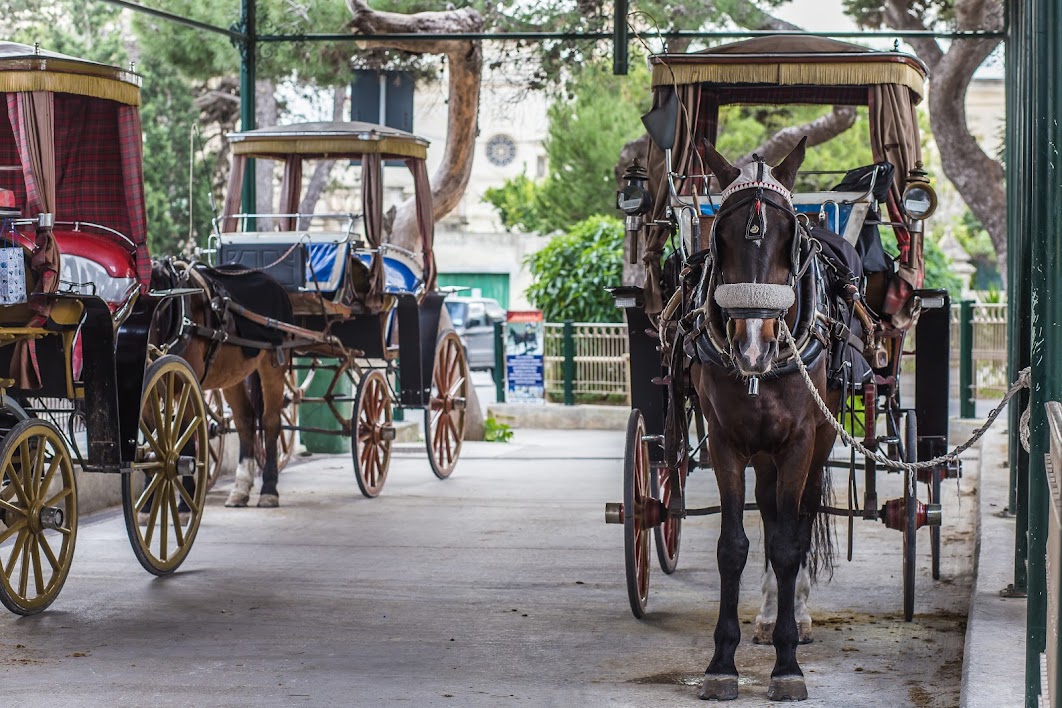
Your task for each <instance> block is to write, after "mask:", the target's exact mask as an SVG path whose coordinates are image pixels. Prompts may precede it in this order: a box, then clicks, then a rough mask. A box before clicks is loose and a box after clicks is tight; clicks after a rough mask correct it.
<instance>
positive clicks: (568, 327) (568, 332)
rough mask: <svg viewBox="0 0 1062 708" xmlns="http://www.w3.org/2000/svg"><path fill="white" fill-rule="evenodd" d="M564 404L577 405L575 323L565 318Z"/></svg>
mask: <svg viewBox="0 0 1062 708" xmlns="http://www.w3.org/2000/svg"><path fill="white" fill-rule="evenodd" d="M564 405H566V406H574V405H575V325H574V323H573V322H572V321H571V320H564Z"/></svg>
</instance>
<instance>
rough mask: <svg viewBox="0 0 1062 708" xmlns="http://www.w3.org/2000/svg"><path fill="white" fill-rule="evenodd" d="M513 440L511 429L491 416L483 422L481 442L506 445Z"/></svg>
mask: <svg viewBox="0 0 1062 708" xmlns="http://www.w3.org/2000/svg"><path fill="white" fill-rule="evenodd" d="M512 439H513V429H512V428H510V427H509V425H508V424H507V423H500V422H498V420H497V419H496V418H495V417H494V416H492V415H489V416H487V419H486V420H484V421H483V440H484V441H486V442H501V443H507V442H509V441H510V440H512Z"/></svg>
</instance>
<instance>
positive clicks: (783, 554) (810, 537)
mask: <svg viewBox="0 0 1062 708" xmlns="http://www.w3.org/2000/svg"><path fill="white" fill-rule="evenodd" d="M806 140H807V139H806V138H805V139H804V140H801V142H800V144H799V145H797V147H796V148H795V149H794V150H793V151H792V152H791V153H790V154H789V155H788V156H787V157H786V158H785V159H784V160H782V162H781V163H780V164H779V165H778V166H777V167H774V168H773V169H772V168H771V167H769V166H768V165H766V164H765V163H764V162H762V161H761V160H759V159H758V158H757V159H756V160H755V161H754V162H753V163H751V164H750V165H747V166H746V167H745V168H743V169H738V168H736V167H734V166H733V165H731V164H730V163H729V162H728V161H727V160H726V159H725V158H723V157H722V156H721V155H720V154H719V153H718V152H716V150H715V148H714V147H713V146H711V145H708V144H706V145H705V150H704V159H705V163H706V164H707V166H708V167H709V169H710V170H711V171H712V172H713V173H714V174H715V175H716V177H717V178H718V180H719V183H720V187H721V188H722V189H723V198H722V202H721V203H720V204H718V205H717V207H718V212H717V216H716V219H715V222H714V224H713V232H712V236H711V238H712V241H711V246H710V248H711V257H710V259H709V260H708V261H707V265H706V267H705V269H704V274H703V275H702V278H701V284H700V286H699V288H698V291H697V292H698V294H697V297H696V302H695V306H696V307H697V308H699V309H700V310H701V317H702V320H701V322H702V324H701V325H700V328H699V329H700V331H701V334H700V335H697V332H696V331H695V332H694V335H697V337H700V338H697V337H694V338H692V339H688V340H687V342H688V343H691V344H695V345H696V346H695V347H693V361H692V364H691V378H692V382H693V385H694V387H695V389H696V391H697V395H698V397H699V400H700V402H701V407H702V410H703V413H704V416H705V419H706V421H707V430H708V439H709V450H710V453H711V457H712V463H713V466H714V468H715V475H716V480H717V482H718V485H719V494H720V502H721V507H722V514H721V517H722V518H721V531H720V535H719V543H718V548H717V557H718V563H719V575H720V596H721V597H720V603H719V617H718V621H717V624H716V628H715V653H714V655H713V657H712V660H711V663H710V664H709V665H708V669H707V671H706V672H705V677H704V682H703V685H702V688H701V692H700V697H701V698H703V699H716V700H730V699H734V698H737V695H738V670H737V667H736V665H735V663H734V653H735V651H736V649H737V646H738V643H739V642H740V641H741V625H740V623H739V621H738V589H739V584H740V581H741V574H742V571H743V570H744V568H745V562H746V559H747V557H748V550H749V540H748V537H747V536H746V535H745V530H744V526H743V512H744V505H745V469H746V467H747V466H748V465H749V464H751V465H752V466H753V468H754V469H755V471H756V485H755V489H756V491H755V495H756V503H757V505H758V507H759V510H760V515H761V517H762V519H763V526H764V542H765V547H766V548H765V550H766V555H767V559H768V561H769V564H770V567H771V568H773V571H774V576H775V580H776V582H777V619H776V621H775V622H774V626H773V632H771V639H772V640H773V644H774V647H775V656H776V658H775V664H774V669H773V671H772V672H771V683H770V687H769V689H768V693H767V696H768V698H769V699H771V700H803V699H805V698H807V688H806V686H805V683H804V677H803V673H802V672H801V670H800V666H799V665H798V663H797V658H796V648H797V644H798V640H799V634H798V628H797V621H796V618H795V613H794V610H795V604H796V601H795V600H796V586H797V577H798V574H800V573H801V569H802V568H804V569H806V568H807V567H808V564H809V562H810V563H811V569H812V572H814V570H815V569H816V564H817V562H822V563H823V564H828V563H829V555H830V552H831V551H832V548H830V544H829V533H828V527H825V519H824V518H821V517H820V516H819V513H818V512H819V509H820V505H821V504H822V500H823V494H824V492H826V493H827V494H828V493H829V490H828V486H829V478H828V473H827V471H826V468H825V463H826V461H827V458H828V456H829V453H830V449H831V448H832V446H833V442H834V437H835V435H836V433H835V432H834V429H833V427H832V426H831V425H830V424H829V423H828V422H827V421H826V420H825V419H824V417H823V415H822V413H821V412H820V411H819V409H818V408H817V407H816V404H815V403H814V401H813V399H812V396H811V394H810V392H809V391H808V389H807V387H806V384H805V382H804V381H803V379H802V378H801V376H800V374H799V373H794V365H793V364H794V362H793V361H792V359H793V357H794V356H801V358H802V360H803V361H804V363H805V365H806V366H807V369H808V371H809V373H810V375H811V378H812V380H813V381H814V383H815V386H816V387H817V388H818V392H819V395H820V396H822V397H823V398H824V400H825V401H826V402H827V404H828V405H829V406H830V407H831V408H832V409H833V410H835V411H836V409H837V406H838V405H839V402H840V392H839V390H828V388H827V381H826V372H827V355H826V351H825V350H824V349H823V348H822V347H821V346H819V347H818V348H817V349H816V345H815V337H813V336H812V337H809V336H807V335H808V334H809V332H810V333H812V334H814V332H812V330H813V329H814V322H815V321H816V320H817V317H816V314H815V306H814V305H815V303H814V301H811V302H810V305H811V307H810V308H809V307H808V305H809V300H808V298H807V296H806V294H805V293H804V292H803V290H804V288H798V287H797V284H798V282H800V283H803V282H805V281H803V280H802V278H803V277H804V276H805V273H806V272H807V270H808V267H809V265H810V266H811V267H812V268H814V264H809V263H808V260H807V259H810V258H813V257H814V250H813V249H812V248H811V247H810V245H811V244H810V240H809V239H808V238H806V236H805V232H804V230H803V227H802V225H801V224H800V222H799V221H798V220H797V217H796V214H795V212H794V209H793V206H792V197H791V192H792V189H793V184H794V182H795V180H796V175H797V170H798V169H799V167H800V165H801V163H802V162H803V160H804V149H805V143H806ZM802 306H803V307H802ZM801 309H803V312H802V314H800V313H799V312H798V311H800V310H801ZM809 309H810V312H809ZM783 319H784V320H785V322H786V325H787V326H788V327H789V328H790V330H791V331H792V332H794V333H795V334H794V336H795V337H796V339H797V340H798V342H799V341H800V340H803V341H804V342H809V341H810V342H811V345H810V346H805V347H804V348H803V349H802V350H799V351H796V352H794V351H793V350H794V349H796V347H789V346H785V345H784V344H782V343H781V342H780V336H781V326H782V325H781V323H782V320H783ZM809 321H810V324H809ZM706 329H710V330H711V334H712V336H706V335H705V334H704V331H705V330H706ZM694 339H696V341H694ZM713 346H714V350H713V351H708V349H710V348H712V347H713ZM690 351H691V347H690V346H687V352H688V353H689V352H690ZM816 352H817V353H816ZM817 521H818V522H819V524H816V522H817ZM823 529H825V530H823ZM813 542H814V543H813ZM813 546H814V547H813Z"/></svg>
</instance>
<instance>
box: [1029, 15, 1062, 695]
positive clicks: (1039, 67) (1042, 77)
mask: <svg viewBox="0 0 1062 708" xmlns="http://www.w3.org/2000/svg"><path fill="white" fill-rule="evenodd" d="M1057 2H1058V0H1034V1H1033V2H1031V3H1029V7H1030V8H1032V13H1031V14H1032V18H1031V19H1032V27H1031V32H1030V34H1031V36H1032V50H1033V51H1032V81H1031V82H1030V86H1031V88H1032V90H1033V93H1032V95H1031V97H1030V98H1031V100H1030V101H1029V105H1030V106H1031V107H1032V109H1033V125H1034V130H1033V142H1032V144H1031V145H1030V147H1031V148H1032V149H1031V150H1030V151H1029V152H1028V153H1026V154H1025V155H1023V156H1022V157H1023V159H1026V160H1028V165H1029V167H1031V171H1032V178H1033V180H1034V182H1033V184H1032V188H1031V190H1030V193H1031V195H1032V199H1033V203H1032V209H1031V211H1030V216H1031V219H1030V228H1029V233H1030V234H1031V235H1032V241H1033V243H1032V249H1031V250H1032V278H1031V279H1030V281H1031V287H1032V292H1031V295H1032V298H1031V300H1032V308H1031V312H1032V323H1031V334H1032V337H1031V341H1030V359H1031V361H1032V367H1033V368H1032V391H1031V394H1032V395H1031V409H1030V410H1031V415H1030V425H1029V429H1030V437H1029V440H1030V450H1029V495H1028V499H1029V509H1028V514H1029V516H1028V524H1029V530H1028V534H1029V547H1028V565H1027V567H1028V573H1029V576H1028V600H1027V604H1026V655H1025V662H1026V663H1025V705H1026V706H1028V707H1029V708H1032V707H1034V706H1036V705H1037V704H1038V696H1039V693H1040V654H1042V653H1043V652H1044V649H1045V646H1046V642H1047V591H1048V589H1047V567H1046V560H1047V529H1048V513H1049V511H1048V500H1049V498H1050V494H1049V491H1048V486H1047V470H1046V466H1045V464H1044V459H1045V456H1046V454H1047V453H1048V452H1049V451H1050V434H1049V431H1048V426H1047V416H1046V410H1045V408H1044V404H1045V403H1046V402H1047V401H1049V400H1052V399H1056V400H1057V399H1058V398H1059V397H1060V396H1062V366H1060V362H1059V361H1057V359H1058V358H1059V356H1060V355H1062V351H1060V350H1059V348H1058V345H1059V344H1062V337H1060V336H1059V334H1058V332H1057V329H1058V323H1059V322H1062V302H1060V301H1059V298H1056V297H1054V296H1053V291H1054V290H1055V286H1056V285H1057V283H1059V282H1060V279H1062V261H1060V249H1059V238H1060V236H1062V230H1060V223H1059V218H1060V214H1059V213H1058V212H1059V205H1058V200H1059V199H1060V198H1062V189H1060V188H1059V179H1060V177H1062V173H1060V172H1059V170H1058V168H1057V167H1056V165H1055V163H1054V161H1053V160H1051V159H1049V158H1046V156H1049V155H1053V154H1056V152H1057V150H1058V149H1059V146H1058V138H1059V135H1058V132H1057V128H1056V127H1055V126H1054V125H1053V124H1052V123H1053V121H1054V119H1055V117H1056V115H1057V113H1056V112H1055V111H1057V110H1058V107H1059V106H1058V103H1059V97H1060V96H1059V92H1058V90H1057V81H1058V78H1059V75H1058V65H1057V62H1058V61H1059V59H1060V57H1059V54H1058V51H1057V46H1056V45H1057V37H1056V34H1055V33H1056V31H1057V25H1056V22H1057V20H1058V12H1057V10H1058V8H1057ZM1045 158H1046V159H1045Z"/></svg>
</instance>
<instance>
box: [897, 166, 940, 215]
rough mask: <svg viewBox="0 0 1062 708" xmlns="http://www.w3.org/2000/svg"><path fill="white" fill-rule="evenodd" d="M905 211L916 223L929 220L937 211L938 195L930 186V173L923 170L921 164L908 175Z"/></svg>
mask: <svg viewBox="0 0 1062 708" xmlns="http://www.w3.org/2000/svg"><path fill="white" fill-rule="evenodd" d="M903 209H904V211H905V212H907V215H908V216H909V217H911V218H912V219H914V220H916V221H922V220H923V219H928V218H929V217H930V216H932V215H933V212H935V211H936V210H937V193H936V191H935V190H934V189H933V187H932V186H931V185H930V184H929V173H928V172H926V171H925V170H924V169H923V168H922V163H921V162H916V163H915V166H914V167H913V168H912V169H911V171H910V172H909V173H908V174H907V186H906V187H905V188H904V190H903Z"/></svg>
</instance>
